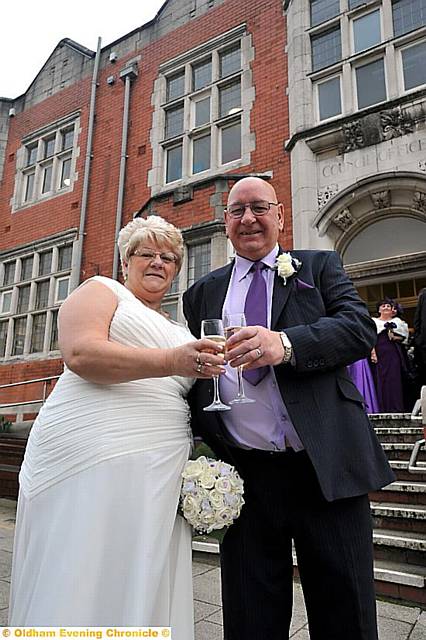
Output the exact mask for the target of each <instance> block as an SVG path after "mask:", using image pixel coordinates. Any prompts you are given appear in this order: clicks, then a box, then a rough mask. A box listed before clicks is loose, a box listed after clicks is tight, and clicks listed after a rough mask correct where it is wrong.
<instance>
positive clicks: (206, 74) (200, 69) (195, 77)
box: [192, 60, 212, 91]
mask: <svg viewBox="0 0 426 640" xmlns="http://www.w3.org/2000/svg"><path fill="white" fill-rule="evenodd" d="M211 81H212V63H211V60H204V61H203V62H200V63H198V64H194V65H192V90H193V91H197V89H202V88H203V87H206V86H207V85H208V84H210V82H211Z"/></svg>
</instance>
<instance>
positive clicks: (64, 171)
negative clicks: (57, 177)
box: [60, 158, 71, 189]
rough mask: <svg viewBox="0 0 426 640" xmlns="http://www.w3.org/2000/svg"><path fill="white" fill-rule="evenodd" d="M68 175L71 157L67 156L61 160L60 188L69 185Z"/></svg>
mask: <svg viewBox="0 0 426 640" xmlns="http://www.w3.org/2000/svg"><path fill="white" fill-rule="evenodd" d="M70 175H71V158H67V159H66V160H63V161H62V168H61V184H60V188H61V189H62V187H69V186H70V184H71V180H70Z"/></svg>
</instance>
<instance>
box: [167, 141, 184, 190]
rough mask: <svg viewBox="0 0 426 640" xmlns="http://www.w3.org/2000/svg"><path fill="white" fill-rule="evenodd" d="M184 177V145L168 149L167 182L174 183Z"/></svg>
mask: <svg viewBox="0 0 426 640" xmlns="http://www.w3.org/2000/svg"><path fill="white" fill-rule="evenodd" d="M181 177H182V145H179V146H178V147H173V148H172V149H167V175H166V182H173V180H179V179H180V178H181Z"/></svg>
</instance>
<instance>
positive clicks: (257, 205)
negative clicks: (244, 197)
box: [225, 200, 278, 218]
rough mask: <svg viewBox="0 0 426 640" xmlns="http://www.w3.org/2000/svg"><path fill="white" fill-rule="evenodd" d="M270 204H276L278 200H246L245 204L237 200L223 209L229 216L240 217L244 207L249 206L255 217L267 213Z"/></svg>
mask: <svg viewBox="0 0 426 640" xmlns="http://www.w3.org/2000/svg"><path fill="white" fill-rule="evenodd" d="M271 205H274V206H277V205H278V202H267V201H266V200H257V201H256V202H246V203H245V204H242V203H241V202H238V203H236V204H230V205H229V207H227V208H226V209H225V211H226V212H227V213H228V215H230V216H231V218H242V217H243V215H244V212H245V210H246V208H247V207H249V209H250V211H251V212H252V214H253V215H254V216H256V217H257V216H264V215H265V213H268V211H269V209H270V208H271Z"/></svg>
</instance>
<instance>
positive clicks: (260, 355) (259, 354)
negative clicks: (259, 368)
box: [255, 347, 263, 358]
mask: <svg viewBox="0 0 426 640" xmlns="http://www.w3.org/2000/svg"><path fill="white" fill-rule="evenodd" d="M255 351H256V353H257V357H258V358H261V357H262V355H263V353H262V349H260V348H259V347H258V348H257V349H255Z"/></svg>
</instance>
